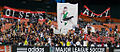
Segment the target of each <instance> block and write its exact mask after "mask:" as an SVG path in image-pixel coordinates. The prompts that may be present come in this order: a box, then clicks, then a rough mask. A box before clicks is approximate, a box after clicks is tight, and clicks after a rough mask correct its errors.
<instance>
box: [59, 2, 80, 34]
mask: <svg viewBox="0 0 120 52" xmlns="http://www.w3.org/2000/svg"><path fill="white" fill-rule="evenodd" d="M77 19H78V4H70V3H57V23H58V29H59V31H60V33H61V34H67V32H68V30H70V29H73V27H75V26H77Z"/></svg>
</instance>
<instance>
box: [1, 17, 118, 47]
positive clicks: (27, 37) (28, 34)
mask: <svg viewBox="0 0 120 52" xmlns="http://www.w3.org/2000/svg"><path fill="white" fill-rule="evenodd" d="M82 20H83V19H81V18H79V19H78V26H77V27H75V28H74V29H75V30H74V29H71V30H69V31H68V33H67V34H55V33H54V31H55V29H57V26H55V25H53V24H51V23H52V22H53V21H54V22H57V18H56V17H55V16H52V17H50V18H48V17H46V21H44V22H43V23H39V22H38V23H31V22H30V21H28V22H26V21H24V22H20V21H21V20H18V19H9V18H2V17H1V18H0V29H1V31H0V44H1V45H17V46H93V47H120V33H119V31H118V29H117V26H116V27H115V29H112V28H109V31H107V30H104V29H103V30H102V31H99V30H97V29H95V32H92V31H91V28H92V26H91V25H93V23H92V22H90V23H89V22H85V21H82ZM96 23H98V22H96ZM6 24H12V25H8V27H9V28H8V29H4V30H3V29H2V28H4V27H5V26H6ZM101 25H102V24H101ZM86 28H87V29H86ZM98 28H99V27H98ZM111 32H114V33H111Z"/></svg>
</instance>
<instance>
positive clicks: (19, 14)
mask: <svg viewBox="0 0 120 52" xmlns="http://www.w3.org/2000/svg"><path fill="white" fill-rule="evenodd" d="M44 13H45V11H41V12H33V11H20V10H18V9H14V8H10V7H7V6H4V9H3V17H4V18H13V19H34V18H37V19H40V20H44V18H43V16H44Z"/></svg>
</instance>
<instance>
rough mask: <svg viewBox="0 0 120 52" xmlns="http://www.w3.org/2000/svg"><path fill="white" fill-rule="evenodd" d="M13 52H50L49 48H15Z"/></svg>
mask: <svg viewBox="0 0 120 52" xmlns="http://www.w3.org/2000/svg"><path fill="white" fill-rule="evenodd" d="M13 48H14V49H13V52H49V47H36V46H13Z"/></svg>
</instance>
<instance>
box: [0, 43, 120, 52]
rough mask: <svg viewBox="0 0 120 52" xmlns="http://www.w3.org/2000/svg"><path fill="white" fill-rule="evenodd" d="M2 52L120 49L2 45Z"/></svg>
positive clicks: (104, 51) (118, 50)
mask: <svg viewBox="0 0 120 52" xmlns="http://www.w3.org/2000/svg"><path fill="white" fill-rule="evenodd" d="M0 52H120V48H113V47H111V48H108V47H78V46H76V47H59V46H58V47H57V46H55V47H48V46H10V45H0Z"/></svg>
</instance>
